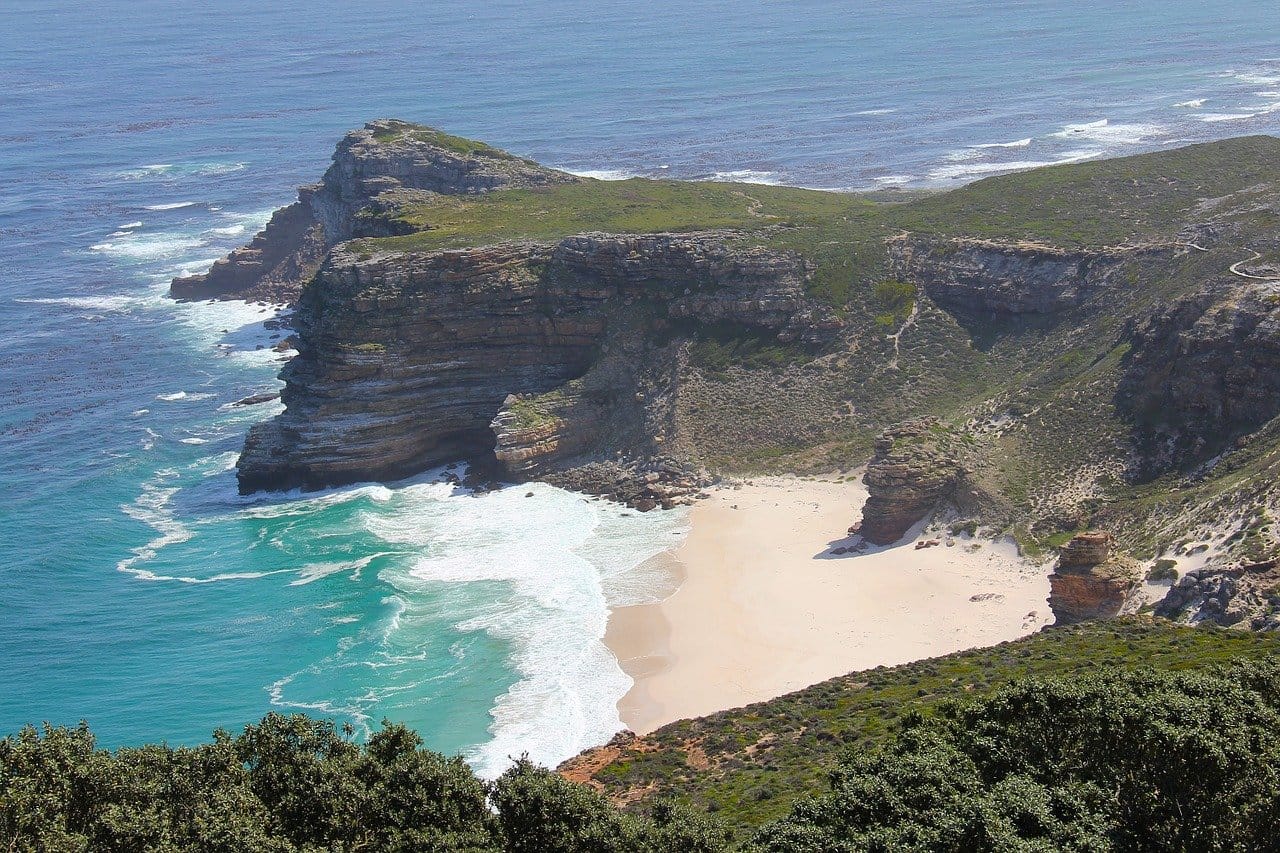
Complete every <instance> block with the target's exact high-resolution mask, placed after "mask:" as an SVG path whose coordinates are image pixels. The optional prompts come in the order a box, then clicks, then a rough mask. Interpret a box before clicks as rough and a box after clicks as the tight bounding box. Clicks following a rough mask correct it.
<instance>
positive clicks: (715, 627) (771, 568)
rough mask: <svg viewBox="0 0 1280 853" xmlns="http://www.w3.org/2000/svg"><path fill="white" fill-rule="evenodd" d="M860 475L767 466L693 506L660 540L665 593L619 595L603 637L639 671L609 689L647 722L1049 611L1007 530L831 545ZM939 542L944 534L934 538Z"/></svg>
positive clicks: (634, 726) (905, 654)
mask: <svg viewBox="0 0 1280 853" xmlns="http://www.w3.org/2000/svg"><path fill="white" fill-rule="evenodd" d="M865 501H866V489H865V487H864V486H863V485H862V482H861V477H860V476H856V477H850V478H839V477H834V476H833V477H828V478H825V479H817V478H814V479H809V478H797V477H764V478H757V479H755V480H753V481H751V482H749V483H745V484H741V485H736V486H726V487H720V488H717V489H715V490H713V491H712V492H711V496H710V497H709V498H707V499H706V500H703V501H700V502H699V503H698V504H696V505H695V506H694V507H693V510H692V514H691V524H692V530H691V531H690V533H689V535H688V537H687V538H686V539H685V541H684V542H683V543H682V544H681V545H679V546H677V548H676V549H675V550H674V551H671V552H668V554H669V559H671V560H672V562H673V565H672V566H671V569H672V571H673V572H677V573H679V574H682V575H683V578H680V577H677V578H676V580H677V581H679V586H678V588H676V590H675V592H674V593H673V594H672V595H670V596H668V597H667V598H666V599H664V600H663V601H661V602H659V603H657V604H646V605H639V606H635V607H623V608H617V609H615V610H614V611H613V612H612V613H611V615H610V618H609V623H608V629H607V632H606V635H605V644H606V645H607V646H608V647H609V649H610V650H611V651H612V652H613V653H614V655H615V656H616V657H617V659H618V661H619V663H620V664H621V666H622V668H623V670H624V671H625V672H626V673H627V674H628V675H629V676H630V677H631V678H632V679H633V680H634V682H635V683H634V685H633V686H632V688H631V690H630V691H628V693H627V694H626V696H624V697H623V699H622V700H621V701H619V703H618V711H619V714H620V716H621V717H622V720H623V723H624V724H625V725H626V726H627V728H629V729H631V730H632V731H634V732H636V733H638V734H646V733H648V732H650V731H653V730H654V729H656V728H659V727H661V726H663V725H666V724H667V723H670V722H673V721H675V720H679V719H685V718H688V717H698V716H705V715H707V714H711V713H715V712H717V711H722V710H726V709H729V708H735V707H739V706H742V705H746V704H749V703H751V702H758V701H762V700H765V699H770V698H774V697H776V696H780V695H783V694H785V693H789V692H791V691H793V690H797V689H799V688H801V687H806V686H808V685H810V684H814V683H817V682H819V681H822V680H824V679H827V678H831V677H834V676H837V675H843V674H845V673H848V672H852V671H855V670H860V669H869V668H873V667H876V666H892V665H895V664H901V663H907V662H909V661H913V660H920V659H922V658H928V657H934V656H937V655H943V654H948V653H950V652H954V651H960V650H962V649H967V648H973V647H976V646H987V645H994V644H996V643H999V642H1002V641H1004V640H1011V639H1015V638H1017V637H1022V636H1025V635H1027V634H1029V633H1032V632H1034V631H1036V630H1038V629H1039V628H1041V627H1042V626H1043V625H1045V624H1048V623H1049V622H1050V621H1052V614H1051V612H1050V610H1049V606H1048V603H1047V598H1048V594H1049V581H1048V575H1049V571H1050V567H1049V566H1047V565H1046V566H1035V565H1033V564H1031V563H1029V562H1026V561H1024V560H1023V559H1022V558H1020V557H1019V556H1018V555H1017V552H1016V548H1015V547H1014V545H1013V544H1012V543H1010V542H1007V541H995V542H993V541H990V540H983V539H970V538H968V537H966V536H958V537H955V538H954V540H953V544H952V545H950V546H948V545H946V544H939V545H938V546H936V547H929V548H923V549H916V548H915V545H914V544H913V543H914V542H916V541H918V540H919V539H921V538H930V536H922V535H921V528H922V527H923V525H917V527H916V528H913V529H912V531H911V532H910V533H908V535H907V537H906V538H905V539H904V540H903V541H902V542H899V543H897V544H896V545H894V546H890V547H887V548H872V549H869V550H867V551H866V552H864V553H861V554H849V555H838V556H837V555H832V554H831V553H830V550H831V549H832V548H834V547H838V546H839V545H840V544H848V540H847V538H846V533H845V531H846V530H847V528H848V527H849V525H850V524H852V523H853V522H855V521H857V520H858V518H859V517H860V515H861V509H862V504H863V503H864V502H865ZM941 538H942V539H943V540H944V542H945V540H946V537H945V535H944V536H943V537H941Z"/></svg>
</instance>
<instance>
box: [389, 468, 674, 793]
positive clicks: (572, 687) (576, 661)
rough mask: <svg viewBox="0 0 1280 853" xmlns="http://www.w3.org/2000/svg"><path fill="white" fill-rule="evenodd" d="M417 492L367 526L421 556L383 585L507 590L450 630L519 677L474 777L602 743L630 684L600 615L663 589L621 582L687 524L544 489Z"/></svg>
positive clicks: (476, 755) (477, 753)
mask: <svg viewBox="0 0 1280 853" xmlns="http://www.w3.org/2000/svg"><path fill="white" fill-rule="evenodd" d="M418 489H419V487H412V488H410V489H408V490H401V491H400V492H398V493H397V496H396V498H397V500H398V501H400V502H401V503H400V504H398V509H399V511H397V512H395V513H386V514H384V513H376V514H374V513H370V514H368V515H367V517H365V518H364V522H365V525H366V527H367V529H368V530H370V531H371V532H372V533H374V534H375V535H376V536H378V537H379V538H380V539H383V540H384V541H387V542H391V543H396V544H400V545H409V546H416V547H419V548H424V549H426V551H427V553H426V555H425V556H423V557H421V558H419V559H418V560H417V561H416V562H415V563H414V564H413V565H412V566H411V567H410V568H409V569H408V570H407V571H404V570H400V571H389V572H384V573H383V578H384V580H387V581H389V582H390V583H392V584H393V585H395V586H396V587H397V588H398V589H400V590H401V591H402V592H401V594H402V595H404V596H406V597H408V598H411V599H412V598H414V597H415V595H416V594H418V593H426V592H428V591H430V590H433V589H439V588H440V587H441V585H446V586H447V585H452V584H471V583H477V582H488V583H495V582H496V583H500V584H502V586H503V588H505V589H507V590H508V592H507V593H506V594H503V595H498V596H495V597H492V598H491V599H490V600H487V601H486V602H485V603H483V604H482V605H480V606H479V609H480V612H478V613H476V614H474V615H471V616H470V617H468V618H466V619H465V620H463V621H461V622H460V623H459V624H458V629H459V630H462V631H467V632H469V631H477V630H480V631H485V632H486V633H488V634H490V635H491V636H493V637H495V638H498V639H500V640H502V641H503V642H504V643H505V644H507V645H508V646H509V648H510V649H511V657H510V660H509V663H510V665H511V666H512V667H513V668H514V669H515V671H516V672H517V673H518V674H519V680H518V681H517V682H516V683H515V684H514V685H512V686H511V688H510V689H509V690H508V691H507V692H506V693H505V694H503V695H502V696H500V697H499V698H498V699H497V701H496V702H495V704H494V706H493V708H492V710H491V712H490V713H491V715H492V717H493V723H492V725H491V726H490V733H491V734H492V740H491V741H489V742H488V743H486V744H483V745H481V746H479V747H477V748H476V749H475V750H473V751H472V752H471V753H470V754H469V756H468V758H469V760H470V761H471V762H472V764H473V766H474V767H475V768H476V770H477V772H478V773H480V774H481V775H483V776H486V777H493V776H496V775H498V774H499V773H501V772H502V771H503V770H504V769H505V768H506V767H507V766H508V765H509V763H510V759H511V757H512V756H515V755H518V754H520V753H522V752H528V753H529V755H530V756H531V757H532V758H533V759H534V760H535V761H538V762H540V763H544V764H548V765H554V764H556V763H558V762H560V761H562V760H563V759H565V758H567V757H569V756H571V755H574V754H576V753H577V752H578V751H580V750H581V749H583V748H585V747H587V746H590V745H593V744H599V743H603V742H605V741H606V740H608V739H609V738H610V737H611V736H612V735H613V734H614V733H616V732H617V731H618V730H619V729H620V728H621V727H622V721H621V720H620V719H619V717H618V710H617V702H618V700H619V699H620V698H621V697H622V696H623V695H624V694H625V693H626V691H627V690H628V689H629V688H630V686H631V679H630V678H629V677H628V676H627V675H626V674H625V673H624V672H623V671H622V669H621V667H620V666H619V665H618V662H617V660H616V659H615V658H614V657H613V655H612V654H611V653H610V652H609V650H608V648H607V647H606V646H605V645H604V643H603V638H604V632H605V626H606V624H607V621H608V615H609V609H610V607H611V606H614V605H615V603H617V602H619V601H641V600H654V599H655V598H656V597H660V595H661V594H663V593H664V592H665V591H666V590H665V589H659V588H658V587H659V586H660V585H661V580H662V578H659V577H656V576H653V577H649V578H648V580H647V581H646V580H636V579H635V578H631V580H629V581H628V580H623V579H622V578H626V577H627V576H628V575H629V573H630V572H632V571H633V570H635V568H636V567H637V566H638V565H640V564H642V563H644V562H645V561H646V560H647V559H648V558H649V557H651V556H653V555H654V554H656V553H659V552H661V551H662V550H664V549H665V548H667V547H670V546H672V545H674V544H675V543H676V542H677V541H678V536H679V535H682V533H683V525H684V523H685V519H686V517H687V516H685V515H683V514H681V513H679V512H671V513H650V514H646V515H641V514H638V513H634V512H630V511H628V510H625V509H624V508H621V507H617V506H614V505H611V504H607V503H603V502H598V501H588V500H587V499H585V498H583V497H582V496H580V495H576V494H573V493H570V492H564V491H561V490H558V489H553V488H551V487H549V486H543V485H534V486H529V487H525V486H521V487H519V488H511V489H503V490H499V491H496V492H490V493H488V494H484V495H481V496H477V497H455V498H451V499H447V500H441V499H440V497H439V493H436V495H435V496H432V495H430V494H429V493H427V492H418V491H417V490H418ZM528 492H533V494H534V496H533V497H532V498H526V497H525V495H526V494H527V493H528ZM650 574H651V575H655V573H650ZM656 574H660V573H656Z"/></svg>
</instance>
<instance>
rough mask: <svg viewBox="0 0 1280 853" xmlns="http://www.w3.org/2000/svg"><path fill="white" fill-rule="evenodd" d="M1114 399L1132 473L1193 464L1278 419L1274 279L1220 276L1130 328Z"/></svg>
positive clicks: (1278, 314) (1279, 297) (1279, 293)
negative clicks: (1131, 448) (1126, 429)
mask: <svg viewBox="0 0 1280 853" xmlns="http://www.w3.org/2000/svg"><path fill="white" fill-rule="evenodd" d="M1129 336H1130V340H1131V341H1132V351H1131V354H1130V356H1129V358H1128V360H1127V362H1126V364H1125V371H1124V377H1123V380H1122V381H1121V384H1120V386H1119V389H1118V391H1117V395H1116V401H1117V404H1118V405H1119V407H1120V408H1121V409H1122V410H1124V411H1127V412H1128V413H1130V414H1131V416H1132V417H1133V418H1134V420H1135V432H1134V438H1135V445H1136V448H1137V450H1138V459H1137V465H1136V469H1137V470H1136V472H1135V473H1136V475H1137V476H1138V477H1140V478H1144V479H1145V478H1147V477H1151V476H1155V475H1158V474H1160V473H1163V472H1164V471H1166V470H1169V469H1170V468H1172V467H1177V466H1181V465H1185V464H1187V463H1194V462H1199V461H1202V460H1204V459H1205V458H1207V457H1208V456H1210V455H1211V454H1213V453H1217V452H1219V451H1221V450H1222V449H1224V448H1225V447H1227V446H1229V444H1230V442H1232V441H1233V440H1235V439H1236V438H1238V437H1240V436H1242V435H1244V434H1246V433H1250V432H1253V431H1254V430H1256V429H1258V428H1259V427H1260V426H1262V425H1263V424H1265V423H1266V422H1267V421H1269V420H1271V419H1272V418H1274V417H1275V416H1276V415H1277V414H1280V281H1268V282H1263V281H1246V280H1241V279H1239V278H1232V277H1230V276H1226V277H1222V278H1219V279H1218V280H1217V281H1214V282H1211V283H1210V284H1209V285H1207V286H1206V287H1204V288H1203V289H1201V290H1200V291H1198V292H1196V293H1194V294H1192V295H1190V296H1187V297H1184V298H1182V299H1179V300H1177V301H1176V302H1174V303H1173V304H1171V305H1168V306H1165V307H1163V308H1161V309H1160V310H1157V311H1156V312H1154V313H1153V314H1152V315H1150V316H1149V317H1146V318H1144V319H1142V320H1140V321H1135V322H1133V323H1131V324H1130V327H1129Z"/></svg>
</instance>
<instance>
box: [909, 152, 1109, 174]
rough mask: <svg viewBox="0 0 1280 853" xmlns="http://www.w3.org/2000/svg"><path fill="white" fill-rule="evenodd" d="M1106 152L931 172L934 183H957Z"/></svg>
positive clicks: (943, 167) (947, 168)
mask: <svg viewBox="0 0 1280 853" xmlns="http://www.w3.org/2000/svg"><path fill="white" fill-rule="evenodd" d="M1104 153H1106V152H1105V151H1103V150H1102V149H1096V148H1090V149H1080V150H1074V151H1067V152H1064V153H1063V155H1062V156H1061V157H1059V158H1058V159H1057V160H1013V161H1009V162H1003V163H958V164H956V165H952V166H939V167H938V168H936V169H932V170H930V172H929V179H930V180H933V181H955V180H961V179H963V178H973V177H978V176H982V175H996V174H1000V173H1003V172H1021V171H1025V170H1027V169H1041V168H1044V167H1046V166H1065V165H1067V164H1070V163H1080V162H1083V161H1085V160H1091V159H1093V158H1094V157H1101V156H1102V155H1103V154H1104Z"/></svg>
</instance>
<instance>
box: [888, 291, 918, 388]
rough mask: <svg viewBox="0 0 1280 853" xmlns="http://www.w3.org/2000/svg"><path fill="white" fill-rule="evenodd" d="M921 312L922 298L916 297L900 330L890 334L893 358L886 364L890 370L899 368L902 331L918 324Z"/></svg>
mask: <svg viewBox="0 0 1280 853" xmlns="http://www.w3.org/2000/svg"><path fill="white" fill-rule="evenodd" d="M919 314H920V299H919V297H916V298H915V299H913V300H912V302H911V314H910V315H909V316H908V317H907V319H906V320H905V321H903V323H902V325H901V326H899V327H898V331H896V332H894V333H893V334H892V335H889V340H891V341H893V358H891V359H889V363H888V364H887V365H885V366H886V367H887V368H888V369H889V370H897V369H898V354H899V352H900V351H901V350H900V347H899V342H900V341H901V340H902V333H903V332H905V331H906V330H907V329H909V328H911V327H912V326H914V325H915V324H916V317H917V316H919Z"/></svg>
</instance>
